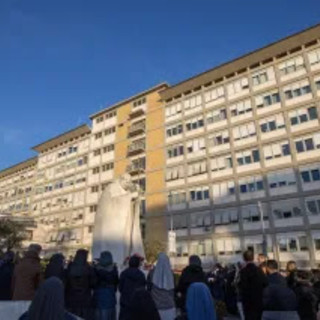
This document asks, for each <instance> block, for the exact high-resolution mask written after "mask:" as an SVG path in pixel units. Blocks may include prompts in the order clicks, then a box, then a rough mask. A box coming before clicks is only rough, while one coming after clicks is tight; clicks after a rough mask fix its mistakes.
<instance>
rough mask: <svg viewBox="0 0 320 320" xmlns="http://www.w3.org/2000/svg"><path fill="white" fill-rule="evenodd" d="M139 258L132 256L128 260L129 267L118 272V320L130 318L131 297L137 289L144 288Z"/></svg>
mask: <svg viewBox="0 0 320 320" xmlns="http://www.w3.org/2000/svg"><path fill="white" fill-rule="evenodd" d="M140 264H141V258H140V257H138V256H132V257H130V260H129V268H127V269H126V270H124V271H122V273H121V274H120V281H119V291H120V294H121V296H120V316H119V320H127V319H131V318H130V314H131V313H130V306H131V298H132V296H133V294H134V292H135V290H137V289H141V288H145V286H146V277H145V275H144V273H143V272H142V271H141V270H140V269H139V267H140Z"/></svg>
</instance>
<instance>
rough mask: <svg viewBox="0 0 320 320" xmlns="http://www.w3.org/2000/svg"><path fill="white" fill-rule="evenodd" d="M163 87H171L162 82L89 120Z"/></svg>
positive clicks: (92, 116)
mask: <svg viewBox="0 0 320 320" xmlns="http://www.w3.org/2000/svg"><path fill="white" fill-rule="evenodd" d="M161 87H165V88H169V87H170V85H169V83H168V82H166V81H164V82H160V83H159V84H157V85H155V86H153V87H151V88H149V89H147V90H144V91H141V92H139V93H137V94H135V95H133V96H131V97H129V98H126V99H124V100H120V101H119V102H117V103H115V104H113V105H111V106H109V107H106V108H104V109H102V110H100V111H98V112H96V113H94V114H92V115H90V116H89V118H90V119H91V120H92V119H94V118H96V117H98V116H99V115H101V114H102V113H104V112H106V111H110V110H112V109H115V108H117V107H120V106H121V105H123V104H125V103H128V102H130V101H132V100H135V99H138V98H139V97H141V96H144V95H146V94H148V93H149V92H152V91H155V90H156V89H160V88H161Z"/></svg>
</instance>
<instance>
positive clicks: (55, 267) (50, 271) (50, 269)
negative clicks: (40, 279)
mask: <svg viewBox="0 0 320 320" xmlns="http://www.w3.org/2000/svg"><path fill="white" fill-rule="evenodd" d="M64 263H65V258H64V256H63V255H62V254H61V253H56V254H54V255H53V256H52V257H51V258H50V261H49V263H48V265H47V267H46V270H45V272H44V277H45V279H48V278H50V277H57V278H59V279H60V280H61V281H62V282H64V280H65V270H64Z"/></svg>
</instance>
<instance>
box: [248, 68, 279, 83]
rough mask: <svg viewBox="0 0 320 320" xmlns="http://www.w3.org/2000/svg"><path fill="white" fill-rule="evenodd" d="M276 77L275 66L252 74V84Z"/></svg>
mask: <svg viewBox="0 0 320 320" xmlns="http://www.w3.org/2000/svg"><path fill="white" fill-rule="evenodd" d="M274 78H275V76H274V70H273V67H270V68H268V69H264V70H260V71H258V72H256V73H254V74H253V75H252V85H253V86H257V85H259V84H263V83H265V82H268V81H271V80H273V79H274Z"/></svg>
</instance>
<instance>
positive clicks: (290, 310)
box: [262, 260, 298, 319]
mask: <svg viewBox="0 0 320 320" xmlns="http://www.w3.org/2000/svg"><path fill="white" fill-rule="evenodd" d="M267 273H268V275H267V279H268V286H267V287H266V288H265V289H264V290H263V310H264V313H263V317H262V319H278V318H280V317H281V319H282V318H284V319H298V314H297V312H296V311H297V298H296V295H295V293H294V292H293V291H292V290H291V289H290V288H288V286H287V282H286V279H285V278H284V277H283V276H282V275H281V274H280V273H279V272H278V263H277V262H276V261H275V260H268V262H267Z"/></svg>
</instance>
